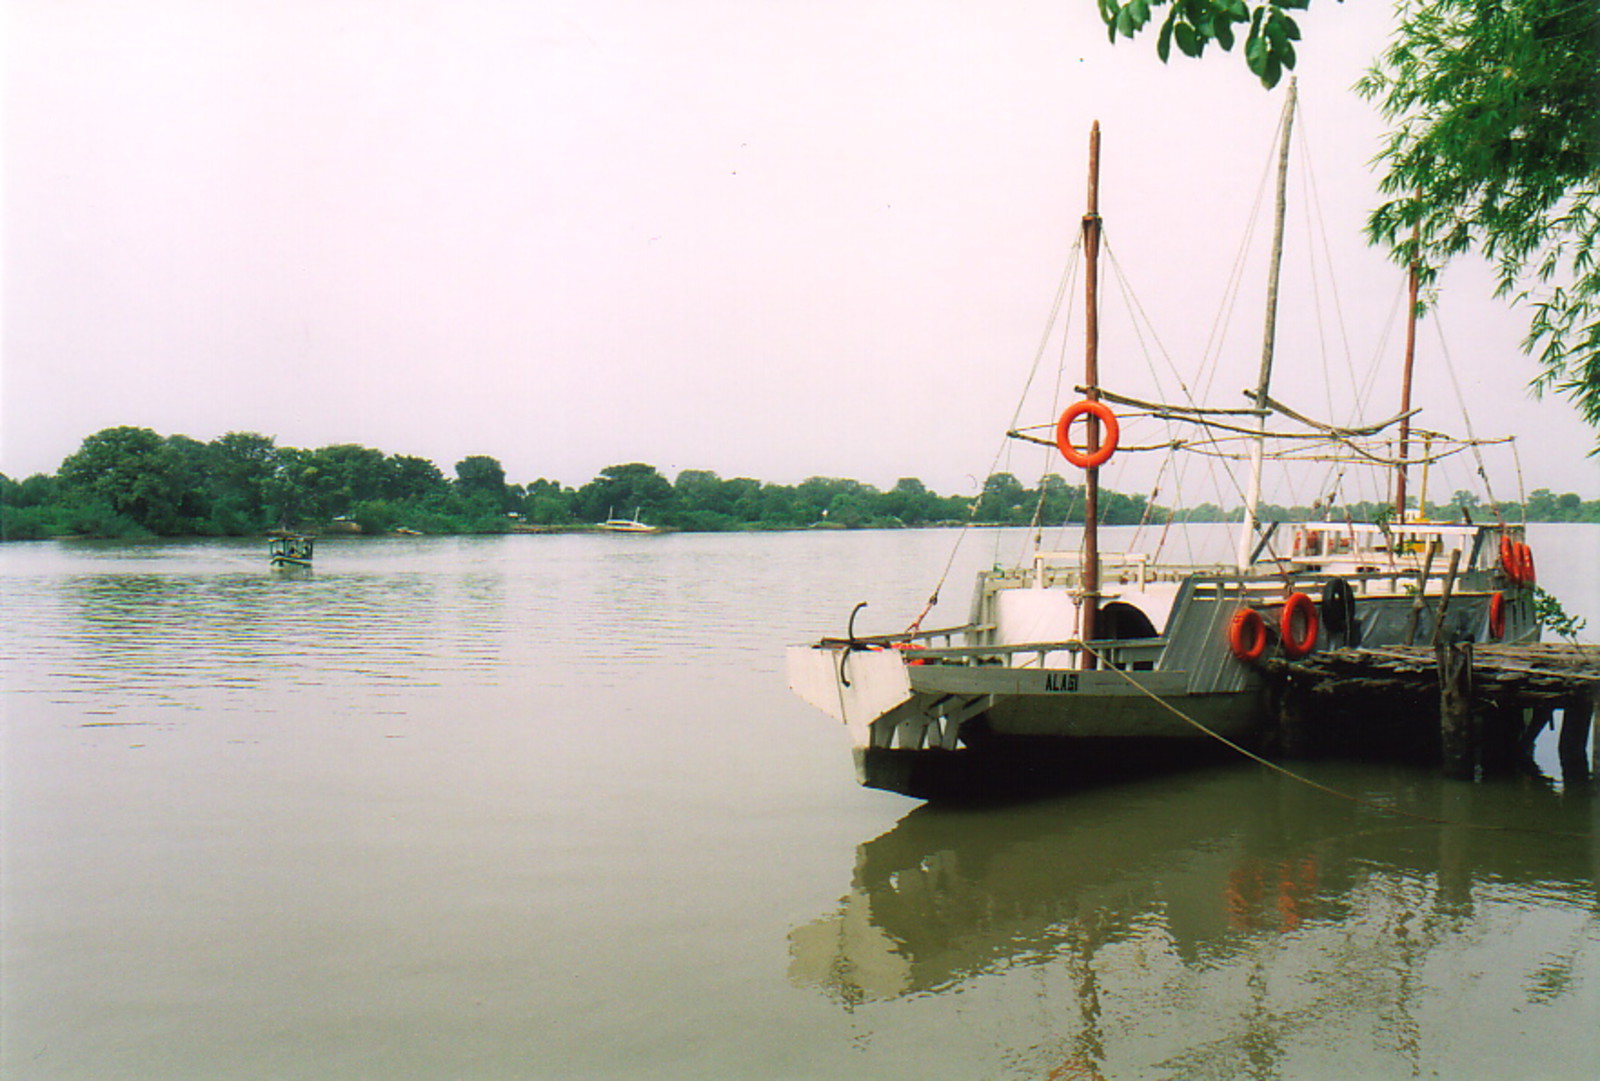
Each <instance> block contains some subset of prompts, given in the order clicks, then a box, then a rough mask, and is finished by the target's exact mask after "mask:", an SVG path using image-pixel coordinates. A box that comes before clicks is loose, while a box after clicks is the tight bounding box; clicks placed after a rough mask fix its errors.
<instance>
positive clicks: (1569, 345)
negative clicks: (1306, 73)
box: [1358, 0, 1600, 451]
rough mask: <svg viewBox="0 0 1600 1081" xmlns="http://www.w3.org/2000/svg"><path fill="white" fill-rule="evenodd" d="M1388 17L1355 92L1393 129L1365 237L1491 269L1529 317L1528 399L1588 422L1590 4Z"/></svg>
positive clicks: (1599, 156)
mask: <svg viewBox="0 0 1600 1081" xmlns="http://www.w3.org/2000/svg"><path fill="white" fill-rule="evenodd" d="M1399 12H1400V27H1399V30H1398V32H1397V34H1396V36H1395V39H1394V41H1393V43H1392V44H1391V45H1390V47H1389V48H1388V49H1387V50H1386V51H1385V52H1384V53H1383V55H1382V56H1380V57H1379V58H1378V61H1377V63H1376V64H1375V65H1374V67H1373V68H1372V70H1371V71H1370V72H1369V73H1368V74H1367V76H1366V77H1365V78H1364V79H1363V80H1362V81H1361V83H1360V84H1359V86H1358V89H1359V90H1360V92H1361V93H1362V94H1363V95H1364V96H1366V97H1367V98H1369V99H1371V100H1373V101H1376V102H1377V103H1378V105H1379V107H1380V108H1381V109H1382V110H1383V114H1384V117H1385V118H1386V119H1388V120H1389V121H1390V123H1392V124H1393V125H1394V130H1393V131H1392V132H1391V134H1390V135H1389V137H1388V140H1387V142H1386V144H1385V146H1384V149H1383V154H1382V160H1383V161H1384V163H1385V164H1386V165H1387V167H1388V173H1387V174H1386V175H1385V176H1384V178H1383V191H1384V192H1385V194H1387V195H1388V196H1390V200H1389V202H1386V203H1385V204H1383V205H1382V206H1380V207H1378V209H1377V210H1375V211H1374V212H1373V214H1372V217H1371V221H1370V222H1369V225H1368V232H1369V233H1370V235H1371V236H1372V238H1373V239H1374V240H1375V241H1379V242H1382V243H1385V244H1388V245H1389V246H1390V247H1391V249H1392V250H1393V251H1394V252H1395V253H1396V255H1397V257H1398V258H1399V259H1401V260H1402V261H1410V260H1411V259H1416V260H1418V261H1419V264H1420V266H1421V267H1422V268H1424V269H1427V268H1430V267H1432V268H1436V267H1440V266H1443V265H1444V264H1445V262H1446V261H1448V260H1449V259H1450V258H1452V257H1453V256H1455V255H1458V254H1460V253H1461V252H1464V251H1477V252H1480V253H1482V254H1483V255H1484V256H1485V257H1486V258H1488V259H1490V260H1492V261H1493V262H1494V264H1495V268H1496V272H1497V275H1498V279H1499V282H1498V291H1499V294H1500V295H1502V296H1509V297H1511V298H1513V299H1514V300H1515V301H1517V302H1519V303H1521V304H1523V305H1525V306H1527V307H1528V308H1529V309H1530V310H1531V312H1532V317H1531V320H1530V323H1529V328H1528V334H1527V337H1526V338H1525V340H1524V342H1523V346H1524V348H1525V349H1527V350H1528V351H1529V352H1534V353H1537V354H1538V358H1539V363H1540V366H1541V367H1542V369H1543V371H1542V372H1541V374H1540V375H1539V376H1538V377H1537V378H1536V379H1535V380H1534V386H1535V389H1536V390H1539V391H1541V392H1542V391H1545V390H1551V389H1553V390H1556V391H1559V392H1561V393H1563V394H1566V395H1568V396H1570V397H1571V398H1572V399H1573V401H1574V402H1575V403H1576V404H1577V406H1578V409H1579V412H1581V413H1582V414H1583V416H1584V418H1585V419H1586V420H1587V421H1588V422H1589V423H1590V424H1592V425H1595V426H1596V427H1600V264H1597V263H1596V261H1595V253H1594V249H1595V245H1596V241H1597V239H1600V116H1597V111H1596V105H1597V102H1600V4H1596V3H1594V0H1493V2H1491V0H1427V2H1422V0H1402V2H1401V3H1400V5H1399ZM1413 231H1415V232H1416V234H1417V240H1416V241H1415V242H1413V241H1412V239H1411V238H1412V234H1413ZM1596 450H1597V451H1600V442H1597V444H1596Z"/></svg>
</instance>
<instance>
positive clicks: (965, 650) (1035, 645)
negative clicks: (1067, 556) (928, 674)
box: [916, 638, 1166, 669]
mask: <svg viewBox="0 0 1600 1081" xmlns="http://www.w3.org/2000/svg"><path fill="white" fill-rule="evenodd" d="M1086 645H1087V647H1088V648H1089V649H1090V650H1092V651H1093V652H1094V653H1095V654H1096V655H1097V656H1099V658H1100V659H1101V662H1102V663H1103V664H1104V665H1105V666H1106V667H1110V668H1121V669H1148V668H1154V667H1155V662H1156V661H1157V660H1159V659H1160V657H1161V651H1162V650H1163V649H1164V648H1165V647H1166V639H1165V638H1115V639H1111V638H1108V639H1104V640H1100V641H1091V642H1088V643H1084V642H1083V641H1081V640H1079V639H1076V638H1070V639H1063V640H1062V641H1059V642H1008V643H1006V644H1004V645H988V646H952V647H947V648H930V649H926V650H920V651H918V652H917V654H916V659H917V661H920V662H924V663H927V662H935V663H946V664H949V663H956V664H974V665H981V664H995V663H1002V664H1009V665H1010V666H1011V667H1013V668H1047V667H1050V665H1049V663H1048V658H1049V657H1050V655H1051V654H1054V653H1069V654H1071V655H1072V657H1073V658H1074V660H1073V664H1074V666H1075V665H1076V663H1077V661H1076V658H1077V656H1078V655H1079V654H1080V653H1082V652H1083V650H1084V648H1085V646H1086ZM1056 667H1060V666H1059V665H1057V666H1056Z"/></svg>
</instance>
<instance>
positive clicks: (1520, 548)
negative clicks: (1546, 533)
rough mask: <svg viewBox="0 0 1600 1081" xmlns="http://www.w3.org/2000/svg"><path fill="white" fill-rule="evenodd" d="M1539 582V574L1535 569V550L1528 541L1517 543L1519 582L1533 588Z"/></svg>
mask: <svg viewBox="0 0 1600 1081" xmlns="http://www.w3.org/2000/svg"><path fill="white" fill-rule="evenodd" d="M1538 580H1539V573H1538V572H1537V571H1535V570H1534V569H1533V549H1532V548H1530V547H1528V544H1527V542H1526V541H1519V542H1517V581H1519V582H1521V583H1522V584H1523V585H1525V586H1531V585H1533V584H1534V583H1536V582H1538Z"/></svg>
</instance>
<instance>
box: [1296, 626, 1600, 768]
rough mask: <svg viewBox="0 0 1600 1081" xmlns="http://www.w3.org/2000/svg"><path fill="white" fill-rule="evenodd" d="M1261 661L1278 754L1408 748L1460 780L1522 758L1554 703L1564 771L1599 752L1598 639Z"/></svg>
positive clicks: (1589, 763)
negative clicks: (1269, 680) (1270, 691)
mask: <svg viewBox="0 0 1600 1081" xmlns="http://www.w3.org/2000/svg"><path fill="white" fill-rule="evenodd" d="M1266 667H1267V670H1268V672H1269V673H1270V674H1271V676H1272V677H1273V680H1274V691H1275V698H1276V701H1277V711H1276V712H1277V717H1278V737H1279V749H1280V751H1282V752H1283V753H1285V754H1287V755H1291V756H1297V755H1305V754H1314V753H1317V752H1319V751H1330V752H1334V753H1340V752H1348V751H1352V750H1355V751H1361V750H1368V751H1377V752H1379V753H1385V752H1389V753H1393V752H1396V751H1405V750H1409V751H1411V752H1413V753H1414V754H1419V755H1424V756H1428V755H1433V754H1436V755H1437V756H1438V760H1439V762H1440V764H1441V765H1442V767H1443V769H1444V771H1445V773H1446V774H1447V775H1448V776H1451V777H1458V778H1463V779H1470V778H1472V777H1475V776H1477V775H1478V773H1479V771H1480V770H1481V771H1483V772H1485V773H1490V772H1502V771H1504V770H1506V769H1509V768H1512V767H1513V766H1514V765H1515V764H1516V763H1518V762H1519V761H1525V760H1526V759H1527V758H1528V756H1529V755H1530V754H1531V749H1532V746H1533V741H1534V739H1536V738H1537V737H1538V735H1539V734H1540V733H1541V732H1542V731H1543V730H1544V729H1545V728H1546V727H1548V726H1550V725H1552V724H1553V723H1554V716H1555V714H1556V712H1558V711H1559V712H1560V714H1561V724H1560V743H1559V747H1560V760H1561V767H1562V772H1563V774H1564V775H1566V776H1567V777H1569V778H1573V777H1577V778H1581V779H1587V777H1588V776H1589V774H1590V772H1591V771H1592V770H1593V769H1594V768H1595V766H1596V762H1595V761H1594V760H1593V757H1592V756H1594V755H1596V754H1600V739H1593V740H1592V739H1591V731H1592V729H1594V728H1595V727H1596V725H1597V723H1600V708H1597V706H1600V645H1570V644H1554V643H1522V644H1516V645H1485V644H1481V643H1480V644H1476V645H1474V644H1473V643H1470V642H1466V643H1459V644H1438V645H1430V646H1383V647H1377V648H1372V649H1332V650H1326V651H1323V652H1318V653H1313V654H1310V655H1309V656H1306V657H1304V658H1301V659H1299V660H1295V661H1289V660H1284V659H1281V658H1280V659H1275V660H1272V661H1269V662H1268V663H1267V665H1266ZM1591 746H1592V747H1593V748H1594V750H1593V751H1591V750H1590V748H1591Z"/></svg>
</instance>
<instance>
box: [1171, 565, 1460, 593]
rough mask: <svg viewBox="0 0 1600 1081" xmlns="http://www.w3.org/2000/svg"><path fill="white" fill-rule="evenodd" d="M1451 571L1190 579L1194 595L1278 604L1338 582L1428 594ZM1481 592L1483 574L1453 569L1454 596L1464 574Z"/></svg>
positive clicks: (1298, 572)
mask: <svg viewBox="0 0 1600 1081" xmlns="http://www.w3.org/2000/svg"><path fill="white" fill-rule="evenodd" d="M1451 574H1452V572H1451V568H1450V566H1449V562H1448V561H1447V560H1439V559H1436V560H1434V561H1433V563H1432V565H1431V566H1428V565H1424V564H1418V565H1416V566H1409V567H1395V568H1390V569H1385V570H1373V571H1366V570H1364V571H1350V572H1346V571H1342V570H1339V571H1329V570H1311V569H1292V568H1285V569H1283V570H1276V571H1267V570H1259V569H1258V573H1256V574H1250V575H1238V574H1226V575H1197V576H1196V577H1195V579H1194V588H1195V590H1196V592H1204V593H1209V594H1211V595H1212V596H1222V595H1226V596H1233V597H1238V598H1240V599H1245V600H1251V601H1257V602H1262V601H1267V602H1270V601H1281V600H1282V599H1283V598H1284V597H1286V596H1287V595H1288V594H1290V593H1310V594H1314V595H1317V596H1320V595H1321V592H1322V590H1324V589H1326V588H1327V586H1328V583H1329V582H1332V581H1334V580H1335V579H1339V580H1342V581H1344V582H1345V583H1346V584H1347V585H1349V586H1350V588H1351V589H1352V590H1353V591H1354V592H1355V593H1356V594H1357V595H1358V596H1360V595H1364V594H1387V595H1393V594H1405V593H1411V594H1415V593H1418V592H1421V593H1424V594H1426V593H1428V592H1429V587H1430V586H1434V585H1437V586H1439V587H1441V588H1442V587H1443V585H1444V584H1445V583H1446V582H1451V581H1452V579H1451ZM1469 574H1470V575H1471V576H1472V579H1473V582H1474V584H1475V585H1476V586H1478V587H1480V588H1479V590H1478V591H1480V592H1482V591H1484V590H1483V589H1482V588H1481V586H1482V585H1483V583H1484V579H1485V577H1486V574H1487V572H1485V571H1481V570H1477V571H1469V570H1467V569H1465V568H1462V567H1460V566H1457V567H1456V568H1455V571H1454V576H1455V577H1454V580H1453V583H1452V585H1453V591H1454V592H1455V593H1456V594H1457V595H1462V594H1463V593H1464V589H1463V586H1464V584H1465V583H1463V582H1462V579H1463V578H1466V577H1467V576H1468V575H1469Z"/></svg>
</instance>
